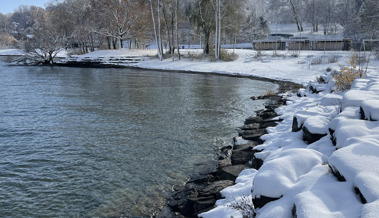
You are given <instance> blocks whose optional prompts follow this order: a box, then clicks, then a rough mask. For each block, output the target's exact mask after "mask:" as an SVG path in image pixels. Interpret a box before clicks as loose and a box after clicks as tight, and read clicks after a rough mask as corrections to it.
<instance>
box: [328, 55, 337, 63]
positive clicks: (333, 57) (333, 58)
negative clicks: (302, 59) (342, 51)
mask: <svg viewBox="0 0 379 218" xmlns="http://www.w3.org/2000/svg"><path fill="white" fill-rule="evenodd" d="M337 62H338V56H337V55H335V54H330V55H329V57H328V63H337Z"/></svg>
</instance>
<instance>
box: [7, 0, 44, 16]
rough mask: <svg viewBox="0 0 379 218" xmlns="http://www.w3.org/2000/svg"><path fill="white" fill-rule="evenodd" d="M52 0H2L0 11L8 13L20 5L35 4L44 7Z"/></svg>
mask: <svg viewBox="0 0 379 218" xmlns="http://www.w3.org/2000/svg"><path fill="white" fill-rule="evenodd" d="M50 1H51V0H0V12H1V13H3V14H8V13H12V12H14V11H15V10H16V9H17V8H18V6H20V5H35V6H39V7H44V6H45V4H46V3H47V2H50Z"/></svg>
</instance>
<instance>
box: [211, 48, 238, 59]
mask: <svg viewBox="0 0 379 218" xmlns="http://www.w3.org/2000/svg"><path fill="white" fill-rule="evenodd" d="M209 55H210V59H211V61H216V58H215V50H214V49H210V50H209ZM237 58H238V55H237V54H236V53H234V52H232V53H230V52H228V51H227V50H225V49H221V53H220V60H221V61H227V62H229V61H235V60H237Z"/></svg>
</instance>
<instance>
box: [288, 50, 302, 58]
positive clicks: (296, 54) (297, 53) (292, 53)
mask: <svg viewBox="0 0 379 218" xmlns="http://www.w3.org/2000/svg"><path fill="white" fill-rule="evenodd" d="M290 56H291V57H294V58H297V57H299V56H300V51H291V52H290Z"/></svg>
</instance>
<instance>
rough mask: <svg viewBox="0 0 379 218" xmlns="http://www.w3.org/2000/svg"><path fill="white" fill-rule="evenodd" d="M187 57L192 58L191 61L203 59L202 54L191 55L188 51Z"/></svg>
mask: <svg viewBox="0 0 379 218" xmlns="http://www.w3.org/2000/svg"><path fill="white" fill-rule="evenodd" d="M187 56H188V57H189V58H192V59H202V58H203V54H202V53H193V52H190V51H188V53H187Z"/></svg>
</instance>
